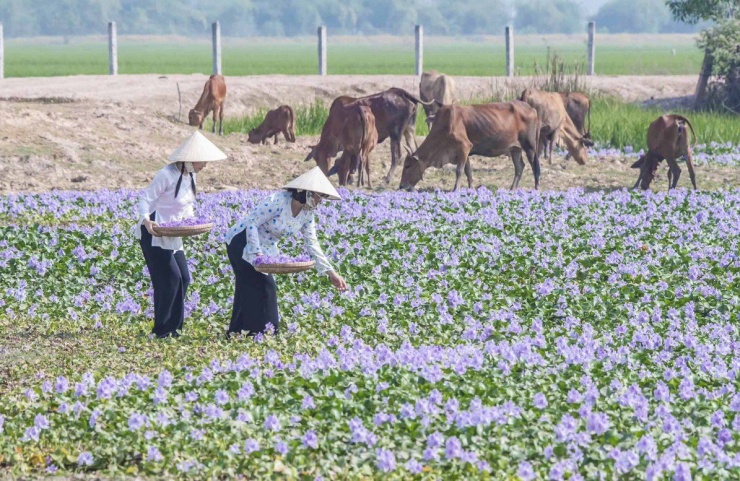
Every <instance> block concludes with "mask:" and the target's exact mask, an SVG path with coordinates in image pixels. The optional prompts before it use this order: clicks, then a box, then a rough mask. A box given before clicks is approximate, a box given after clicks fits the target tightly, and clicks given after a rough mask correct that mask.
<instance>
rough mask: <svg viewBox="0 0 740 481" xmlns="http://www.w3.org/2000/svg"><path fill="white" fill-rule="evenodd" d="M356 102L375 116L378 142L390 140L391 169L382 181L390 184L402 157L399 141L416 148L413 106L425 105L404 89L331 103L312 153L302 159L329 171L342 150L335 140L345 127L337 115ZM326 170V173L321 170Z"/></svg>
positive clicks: (414, 109)
mask: <svg viewBox="0 0 740 481" xmlns="http://www.w3.org/2000/svg"><path fill="white" fill-rule="evenodd" d="M355 101H356V102H359V103H360V104H362V105H366V106H368V107H370V110H371V111H372V113H373V116H375V127H376V129H377V131H378V143H381V142H383V141H384V140H385V139H387V138H388V137H390V139H391V167H390V170H389V171H388V175H387V176H386V178H385V181H386V183H388V182H390V179H391V177H392V175H393V171H394V170H395V168H396V165H398V162H399V160H400V158H401V138H402V137H403V138H404V139H405V140H406V144H407V145H408V146H411V145H412V144H413V145H414V146H415V145H416V139H415V138H414V133H415V131H416V105H417V104H419V103H422V104H423V103H424V102H422V101H421V100H419V99H417V98H416V97H414V96H413V95H411V94H410V93H408V92H406V91H405V90H403V89H399V88H391V89H388V90H386V91H384V92H380V93H377V94H373V95H368V96H366V97H360V98H357V99H356V98H353V97H347V96H342V97H338V98H336V99H335V100H334V102H332V104H331V107H330V108H329V116H328V118H327V119H326V122H325V123H324V127H323V128H322V130H321V138H320V139H319V143H318V144H316V145H314V146H312V147H311V152H310V153H309V154H308V156H306V159H305V160H307V161H308V160H311V159H315V160H316V165H318V166H319V167H321V169H322V170H323V171H324V172H325V173H328V172H329V160H330V159H331V158H333V157H334V156H335V155H337V152H339V151H340V150H342V145H341V143H340V142H339V141H338V140H337V139H338V138H339V136H340V135H339V134H340V132H341V130H342V128H343V127H344V120H343V119H342V117H341V115H340V114H338V113H337V112H338V109H339V107H341V106H342V105H346V104H348V103H350V102H355ZM324 169H326V170H324Z"/></svg>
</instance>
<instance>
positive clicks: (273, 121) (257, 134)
mask: <svg viewBox="0 0 740 481" xmlns="http://www.w3.org/2000/svg"><path fill="white" fill-rule="evenodd" d="M280 133H282V134H283V137H285V140H287V141H288V142H295V113H293V109H292V108H291V107H290V106H289V105H281V106H280V107H278V108H276V109H275V110H270V111H269V112H267V115H265V120H263V121H262V123H261V124H260V125H259V127H255V128H253V129H252V130H250V131H249V142H250V143H252V144H259V143H262V144H266V143H267V139H268V138H270V137H273V136H274V137H275V142H273V143H274V144H277V141H278V134H280Z"/></svg>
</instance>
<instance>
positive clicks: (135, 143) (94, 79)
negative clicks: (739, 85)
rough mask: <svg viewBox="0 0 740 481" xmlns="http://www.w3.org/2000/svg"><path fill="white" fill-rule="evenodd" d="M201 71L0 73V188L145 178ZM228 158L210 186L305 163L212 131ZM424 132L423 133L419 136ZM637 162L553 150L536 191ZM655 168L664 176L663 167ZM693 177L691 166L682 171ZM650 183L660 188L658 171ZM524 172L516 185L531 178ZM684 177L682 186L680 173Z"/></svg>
mask: <svg viewBox="0 0 740 481" xmlns="http://www.w3.org/2000/svg"><path fill="white" fill-rule="evenodd" d="M205 80H206V76H203V75H177V76H157V75H130V76H129V75H124V76H118V77H108V76H77V77H61V78H34V79H28V78H23V79H6V80H2V81H0V169H2V175H0V194H7V193H13V192H26V191H32V192H38V191H46V190H52V189H65V190H66V189H75V190H93V189H101V188H109V189H115V188H134V189H138V188H142V187H144V186H145V185H146V184H147V183H148V182H149V181H150V180H151V178H152V176H153V174H154V172H155V171H156V170H157V169H159V168H160V167H161V166H163V165H164V163H165V159H166V157H167V155H168V154H169V153H170V152H171V151H172V150H173V149H174V148H175V147H176V146H177V144H178V143H179V142H180V141H181V140H182V139H184V138H185V137H186V136H187V135H188V134H189V133H190V132H191V131H192V128H191V127H189V126H187V125H186V124H184V123H182V122H179V121H178V120H177V119H178V110H179V108H180V106H179V103H178V94H177V84H179V87H180V91H181V93H182V113H181V118H187V111H188V110H189V109H190V108H191V107H192V106H193V105H194V104H195V102H196V101H197V99H198V97H199V95H200V92H201V91H202V88H203V83H204V82H205ZM456 81H457V85H458V93H459V97H460V98H461V99H484V98H488V97H490V96H492V95H494V94H496V93H500V92H509V91H510V92H516V91H520V90H521V88H523V87H524V86H525V85H527V82H528V81H529V80H528V79H527V78H518V79H516V80H513V81H512V80H507V79H503V78H495V77H494V78H491V77H460V78H456ZM588 82H589V84H590V87H591V89H593V90H594V91H601V92H604V93H607V94H610V95H615V96H618V97H621V98H623V99H624V100H626V101H630V102H648V101H652V102H655V101H665V100H666V99H680V98H684V97H686V96H688V95H690V94H691V93H692V92H693V89H694V86H695V83H696V77H694V76H675V77H593V78H589V79H588ZM227 84H228V87H229V94H228V99H227V106H226V115H227V116H241V115H244V114H247V113H249V112H252V111H254V110H256V109H258V108H261V107H274V106H277V105H279V104H283V103H287V104H290V105H293V106H296V105H301V104H310V103H312V102H313V101H314V100H315V99H321V100H324V101H326V102H327V103H328V102H330V101H331V100H332V99H333V98H334V97H336V96H339V95H344V94H349V95H355V96H360V95H365V94H369V93H373V92H377V91H381V90H384V89H386V88H389V87H392V86H397V87H402V88H405V89H407V90H409V91H410V92H418V84H417V80H416V79H415V78H414V77H413V76H373V77H366V76H362V77H356V76H330V77H325V78H321V77H318V76H304V77H300V76H259V77H239V78H228V79H227ZM211 138H212V139H213V140H214V142H215V143H216V144H217V145H219V146H220V147H221V148H222V149H223V150H224V151H225V152H226V153H227V154H228V156H229V160H228V161H226V162H222V163H219V164H218V165H213V166H211V167H209V168H208V169H207V170H205V171H204V172H203V173H202V174H201V176H200V179H199V182H200V185H201V187H202V188H203V190H205V191H218V190H224V189H244V188H266V189H269V188H277V187H279V186H281V185H283V184H284V183H285V182H286V181H287V180H289V179H291V178H293V177H295V176H296V175H298V174H300V173H302V172H303V171H305V170H306V169H307V168H308V167H310V166H312V165H313V163H312V162H311V163H304V162H303V159H304V157H305V156H306V154H307V152H308V150H309V145H311V144H312V143H315V141H316V139H315V138H310V137H303V138H300V137H299V138H298V141H297V142H296V143H295V144H289V143H285V141H284V140H283V139H282V138H281V139H280V141H279V144H278V145H276V146H273V145H267V146H255V145H251V144H248V143H247V139H246V135H244V134H231V135H228V136H226V137H223V138H217V137H214V136H211ZM421 140H422V139H421V138H419V139H418V142H419V143H420V142H421ZM371 159H372V160H371V162H372V164H371V165H372V170H373V171H372V178H373V180H374V187H375V188H376V190H378V189H385V188H391V189H393V188H396V187H397V186H398V182H399V179H400V170H401V168H400V167H399V168H398V169H397V171H396V178H395V179H394V180H393V181H392V182H391V184H390V185H389V186H384V185H383V184H382V182H381V177H382V176H383V175H385V173H386V172H387V171H388V168H389V167H390V148H389V142H388V141H386V142H384V143H383V144H381V145H379V146H378V147H377V148H376V150H375V151H374V153H373V155H372V156H371ZM472 162H473V169H474V173H473V175H474V187H476V186H478V185H486V186H488V187H490V188H497V187H501V188H508V187H509V185H510V183H511V180H512V178H513V171H514V170H513V166H512V163H511V161H510V160H509V159H508V158H497V159H484V158H480V157H473V158H472ZM636 175H637V172H636V171H634V170H632V169H630V168H629V161H627V160H625V159H622V158H602V159H591V161H590V162H589V164H588V165H586V166H578V165H577V164H575V162H573V161H572V160H571V161H564V160H563V159H562V158H558V159H557V160H556V161H555V162H554V163H553V165H548V163H547V162H546V161H545V162H543V169H542V178H541V186H542V188H543V189H546V190H547V189H564V188H569V187H578V186H580V187H586V188H594V189H609V188H619V187H626V186H631V184H632V183H633V182H634V179H636ZM660 175H662V176H663V177H662V178H663V179H664V178H665V171H664V169H661V171H660ZM697 176H698V182H699V183H700V187H702V188H717V187H721V186H733V185H737V183H738V180H740V169H732V168H723V167H716V166H702V167H699V168H698V172H697ZM454 177H455V175H454V171H453V170H452V167H451V166H450V167H449V168H446V169H442V170H436V169H430V170H429V171H427V174H426V175H425V178H424V180H423V181H422V182H421V183H420V184H419V186H418V187H419V188H427V189H429V188H442V189H450V188H452V186H453V183H454ZM687 177H688V176H687ZM656 184H657V188H660V189H663V188H665V183H664V182H661V178H659V179H658V182H657V183H656ZM532 185H533V182H532V175H531V170H529V168H527V169H526V170H525V173H524V176H523V178H522V182H521V184H520V186H521V187H525V188H526V187H532ZM679 185H688V179H683V178H682V179H681V181H680V183H679Z"/></svg>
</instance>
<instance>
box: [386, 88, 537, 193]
mask: <svg viewBox="0 0 740 481" xmlns="http://www.w3.org/2000/svg"><path fill="white" fill-rule="evenodd" d="M538 126H539V123H538V121H537V111H536V110H535V109H533V108H532V107H530V106H529V105H527V104H526V103H524V102H521V101H519V100H513V101H511V102H498V103H493V104H484V105H469V106H464V105H445V106H444V107H441V108H440V109H439V112H437V116H436V119H435V121H434V124H432V130H431V131H430V132H429V135H428V136H427V138H426V139H424V142H422V143H421V145H420V146H419V149H418V150H417V151H416V152H414V153H411V152H409V155H407V156H406V161H405V162H404V166H403V172H402V173H401V185H400V188H401V189H406V190H412V189H413V188H414V186H415V185H416V184H417V183H418V182H419V181H420V180H421V178H422V176H423V175H424V171H425V170H426V169H427V168H429V167H436V168H442V167H443V166H444V165H445V164H457V171H456V175H457V177H456V179H455V188H454V190H457V189H459V188H460V183H461V180H462V179H461V176H462V173H463V171H464V172H465V175H466V176H467V178H468V187H472V186H473V171H472V168H471V166H470V161H469V160H468V156H469V155H482V156H484V157H496V156H499V155H506V154H508V155H510V156H511V160H512V162H514V172H515V173H514V181H513V182H512V184H511V189H512V190H513V189H516V188H517V186H518V185H519V180H520V179H521V177H522V171H523V170H524V161H523V160H522V151H524V153H526V155H527V160H528V161H529V165H530V166H531V167H532V172H533V173H534V185H535V189H539V186H540V160H539V156H538V153H537V146H538V144H539V139H538V137H537V136H538V134H539V131H538Z"/></svg>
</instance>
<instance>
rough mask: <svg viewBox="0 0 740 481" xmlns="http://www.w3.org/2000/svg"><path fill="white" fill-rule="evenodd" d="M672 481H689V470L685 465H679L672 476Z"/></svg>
mask: <svg viewBox="0 0 740 481" xmlns="http://www.w3.org/2000/svg"><path fill="white" fill-rule="evenodd" d="M673 480H674V481H691V468H690V467H689V465H688V464H687V463H679V464H678V466H676V471H675V472H674V474H673Z"/></svg>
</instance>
